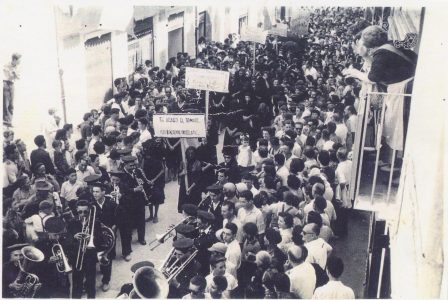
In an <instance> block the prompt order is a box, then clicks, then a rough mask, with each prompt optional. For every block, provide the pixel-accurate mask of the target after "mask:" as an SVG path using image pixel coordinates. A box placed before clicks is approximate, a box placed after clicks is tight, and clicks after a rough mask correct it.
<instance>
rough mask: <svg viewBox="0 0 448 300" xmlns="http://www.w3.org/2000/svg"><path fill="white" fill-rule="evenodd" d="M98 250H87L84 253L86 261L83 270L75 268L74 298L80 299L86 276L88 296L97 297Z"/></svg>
mask: <svg viewBox="0 0 448 300" xmlns="http://www.w3.org/2000/svg"><path fill="white" fill-rule="evenodd" d="M96 263H97V257H96V251H95V250H94V249H93V250H86V253H85V254H84V262H83V266H82V269H81V271H78V270H76V269H75V268H74V269H73V287H72V298H75V299H80V298H81V296H82V289H83V283H84V278H85V279H86V284H85V286H86V292H87V298H95V295H96V287H95V285H96Z"/></svg>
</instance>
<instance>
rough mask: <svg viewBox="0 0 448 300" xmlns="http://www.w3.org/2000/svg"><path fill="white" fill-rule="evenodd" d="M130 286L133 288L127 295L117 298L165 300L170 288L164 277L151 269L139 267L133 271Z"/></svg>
mask: <svg viewBox="0 0 448 300" xmlns="http://www.w3.org/2000/svg"><path fill="white" fill-rule="evenodd" d="M132 284H133V287H134V288H133V289H132V291H131V292H130V293H129V295H127V294H124V295H122V296H120V297H118V298H129V299H166V298H167V296H168V292H169V288H170V287H169V284H168V281H167V280H166V278H165V276H164V275H163V274H162V273H161V272H160V271H159V270H157V269H155V268H152V267H141V268H140V269H138V270H137V271H135V274H134V279H133V282H132Z"/></svg>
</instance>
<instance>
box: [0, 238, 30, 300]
mask: <svg viewBox="0 0 448 300" xmlns="http://www.w3.org/2000/svg"><path fill="white" fill-rule="evenodd" d="M25 246H28V244H15V245H12V246H9V247H7V248H6V251H9V252H10V254H9V256H10V258H9V261H8V262H7V263H4V264H3V273H2V274H3V281H2V287H3V291H2V292H3V293H2V297H3V298H12V297H13V294H12V293H11V291H12V289H16V290H18V289H20V287H21V285H19V284H16V283H14V281H15V280H16V278H17V276H18V275H19V272H20V267H19V262H21V261H23V255H22V252H21V250H22V248H23V247H25Z"/></svg>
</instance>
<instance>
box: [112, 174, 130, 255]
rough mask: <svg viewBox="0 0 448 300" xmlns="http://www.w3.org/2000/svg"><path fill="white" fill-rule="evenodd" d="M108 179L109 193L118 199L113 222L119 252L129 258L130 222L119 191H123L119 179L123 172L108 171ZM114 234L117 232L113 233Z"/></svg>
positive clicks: (124, 202) (121, 182)
mask: <svg viewBox="0 0 448 300" xmlns="http://www.w3.org/2000/svg"><path fill="white" fill-rule="evenodd" d="M109 175H110V181H111V185H112V187H111V189H110V195H111V196H112V198H113V199H114V200H115V203H116V201H117V200H118V207H116V218H115V222H116V223H115V224H116V225H117V228H118V230H119V231H120V238H121V254H122V255H123V258H124V260H126V261H130V260H131V256H130V254H131V252H132V248H131V239H132V224H131V220H129V212H128V211H127V208H126V207H127V206H126V205H128V203H126V201H125V199H123V195H122V193H121V191H123V189H124V187H123V181H122V180H121V179H122V178H123V176H124V172H121V171H116V172H110V173H109ZM115 236H117V234H116V233H115Z"/></svg>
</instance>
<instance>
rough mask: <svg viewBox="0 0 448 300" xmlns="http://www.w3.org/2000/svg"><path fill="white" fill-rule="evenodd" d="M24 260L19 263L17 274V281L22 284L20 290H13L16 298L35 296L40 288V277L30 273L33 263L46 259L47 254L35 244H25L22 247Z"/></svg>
mask: <svg viewBox="0 0 448 300" xmlns="http://www.w3.org/2000/svg"><path fill="white" fill-rule="evenodd" d="M22 255H23V257H24V259H23V262H22V263H19V267H20V271H19V274H18V275H17V278H16V280H15V283H17V284H21V285H22V287H21V288H20V290H13V291H12V294H13V295H14V297H16V298H33V297H34V295H35V294H36V292H37V290H38V289H39V288H40V286H39V284H40V281H39V277H37V276H36V275H35V274H32V273H30V272H29V271H30V269H31V268H32V266H33V265H35V264H36V263H38V262H41V261H43V260H44V258H45V255H44V254H43V252H42V251H40V250H39V249H37V248H36V247H33V246H25V247H23V248H22Z"/></svg>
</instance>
